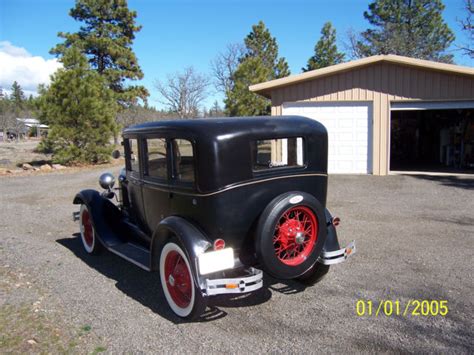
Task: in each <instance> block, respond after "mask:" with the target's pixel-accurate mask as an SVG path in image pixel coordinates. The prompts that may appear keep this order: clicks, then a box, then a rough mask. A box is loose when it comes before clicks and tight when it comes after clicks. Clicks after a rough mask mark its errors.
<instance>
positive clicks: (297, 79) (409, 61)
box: [249, 54, 474, 99]
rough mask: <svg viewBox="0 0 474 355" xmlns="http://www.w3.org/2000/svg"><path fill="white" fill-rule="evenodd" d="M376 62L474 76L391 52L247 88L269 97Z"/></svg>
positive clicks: (460, 69)
mask: <svg viewBox="0 0 474 355" xmlns="http://www.w3.org/2000/svg"><path fill="white" fill-rule="evenodd" d="M377 62H388V63H395V64H401V65H407V66H412V67H418V68H425V69H429V70H437V71H442V72H448V73H452V74H458V75H470V76H474V68H471V67H463V66H458V65H453V64H446V63H438V62H433V61H428V60H422V59H415V58H409V57H403V56H398V55H393V54H388V55H375V56H372V57H367V58H362V59H358V60H354V61H350V62H346V63H341V64H336V65H332V66H329V67H326V68H321V69H316V70H312V71H308V72H306V73H301V74H296V75H292V76H289V77H285V78H280V79H275V80H270V81H267V82H264V83H259V84H255V85H251V86H249V90H250V91H252V92H255V93H256V94H259V95H262V96H264V97H266V98H269V99H270V98H271V91H272V90H273V89H280V88H282V87H286V86H290V85H293V84H297V83H302V82H305V81H309V80H313V79H316V78H320V77H324V76H327V75H332V74H335V73H341V72H344V71H348V70H351V69H355V68H359V67H363V66H366V65H370V64H373V63H377Z"/></svg>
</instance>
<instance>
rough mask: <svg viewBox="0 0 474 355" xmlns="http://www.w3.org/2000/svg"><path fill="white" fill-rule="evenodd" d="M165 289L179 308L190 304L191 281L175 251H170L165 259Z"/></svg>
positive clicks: (185, 267) (182, 260)
mask: <svg viewBox="0 0 474 355" xmlns="http://www.w3.org/2000/svg"><path fill="white" fill-rule="evenodd" d="M165 278H166V287H167V288H168V292H169V294H170V296H171V298H172V299H173V302H174V303H175V304H176V305H177V306H178V307H180V308H186V307H187V306H189V304H190V303H191V297H192V280H191V273H190V271H189V269H188V266H187V265H186V261H185V260H184V258H183V257H182V256H181V255H180V254H179V253H178V252H177V251H170V252H169V253H168V254H167V255H166V259H165Z"/></svg>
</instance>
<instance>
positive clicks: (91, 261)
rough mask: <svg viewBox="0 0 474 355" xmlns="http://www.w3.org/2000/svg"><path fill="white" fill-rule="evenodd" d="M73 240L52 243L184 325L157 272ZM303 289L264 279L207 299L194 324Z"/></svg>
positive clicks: (160, 312) (165, 315)
mask: <svg viewBox="0 0 474 355" xmlns="http://www.w3.org/2000/svg"><path fill="white" fill-rule="evenodd" d="M73 237H75V238H63V239H57V240H56V242H57V243H59V244H60V245H62V246H64V247H65V248H66V249H69V250H70V251H71V252H72V253H73V254H74V255H75V256H76V257H78V258H79V259H81V260H82V261H83V262H84V263H86V264H87V265H88V266H89V267H91V268H93V269H95V270H97V271H98V272H100V273H101V274H102V275H104V276H106V277H108V278H110V279H113V280H115V281H116V287H117V288H118V289H119V290H120V291H122V292H123V293H125V294H126V295H127V296H129V297H131V298H133V299H134V300H136V301H138V302H140V303H141V304H142V305H144V306H145V307H148V308H149V309H151V310H152V311H153V312H155V313H157V314H159V315H160V316H161V317H163V318H166V319H167V320H169V321H171V322H173V323H176V324H177V323H186V321H183V320H182V319H181V318H178V317H176V316H175V315H174V313H172V312H171V310H170V309H169V308H168V304H167V303H166V299H165V297H164V294H163V291H162V289H161V283H160V279H159V277H160V276H159V273H157V272H147V271H145V270H142V269H140V268H139V267H138V266H135V265H133V264H131V263H129V262H128V261H126V260H124V259H122V258H120V257H118V256H117V255H115V254H112V253H109V252H107V251H104V252H103V253H102V254H100V255H98V256H94V255H89V254H87V253H86V252H85V251H84V248H83V247H82V243H81V239H80V235H79V233H75V234H73ZM304 289H305V287H304V286H303V285H301V284H299V283H297V282H294V281H286V282H285V283H282V281H281V280H276V279H273V278H271V277H269V276H266V275H265V276H264V287H263V288H262V289H261V290H260V291H258V292H254V293H249V294H243V295H237V296H235V295H219V296H215V297H212V298H211V299H210V302H209V305H208V308H207V310H206V312H204V313H203V314H202V316H201V317H200V318H199V319H198V320H197V321H196V322H209V321H212V320H216V319H220V318H223V317H225V316H226V315H227V313H226V312H225V311H224V310H222V309H220V308H219V307H229V308H230V307H251V306H256V305H259V304H262V303H264V302H267V301H268V300H269V299H270V298H271V297H272V292H271V290H272V291H275V292H280V293H283V294H294V293H298V292H301V291H303V290H304Z"/></svg>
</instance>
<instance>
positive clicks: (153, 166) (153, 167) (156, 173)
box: [146, 138, 168, 179]
mask: <svg viewBox="0 0 474 355" xmlns="http://www.w3.org/2000/svg"><path fill="white" fill-rule="evenodd" d="M146 148H147V172H146V175H148V176H150V177H153V178H158V179H168V167H167V150H166V139H164V138H149V139H147V140H146Z"/></svg>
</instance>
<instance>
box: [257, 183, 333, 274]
mask: <svg viewBox="0 0 474 355" xmlns="http://www.w3.org/2000/svg"><path fill="white" fill-rule="evenodd" d="M325 218H326V216H325V212H324V207H323V206H322V205H321V203H320V202H319V201H318V200H317V199H316V198H315V197H314V196H313V195H310V194H307V193H304V192H300V191H294V192H287V193H283V194H281V195H280V196H278V197H275V198H274V199H273V200H272V201H270V203H269V204H268V205H267V207H265V209H264V210H263V212H262V214H261V215H260V217H259V220H258V223H257V229H256V241H255V249H256V252H257V257H258V260H259V262H260V263H261V265H262V266H263V267H264V269H265V271H266V272H268V273H269V274H270V275H272V276H273V277H276V278H280V279H294V278H297V277H299V276H301V275H302V274H304V273H305V272H306V271H308V270H309V269H310V268H311V267H312V266H313V265H314V264H315V263H316V262H317V260H318V258H319V255H320V254H321V251H322V249H323V246H324V242H325V241H326V236H327V228H326V225H325V224H324V221H325V220H326V219H325Z"/></svg>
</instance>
